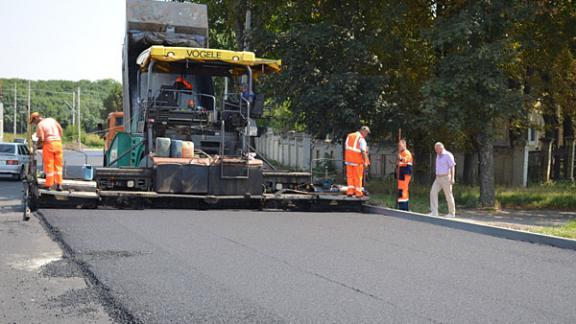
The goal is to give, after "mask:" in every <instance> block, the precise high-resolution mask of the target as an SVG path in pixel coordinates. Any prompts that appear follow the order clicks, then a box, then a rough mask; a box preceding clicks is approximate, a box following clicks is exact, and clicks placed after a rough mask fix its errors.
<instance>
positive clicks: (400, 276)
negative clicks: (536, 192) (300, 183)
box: [41, 210, 576, 323]
mask: <svg viewBox="0 0 576 324" xmlns="http://www.w3.org/2000/svg"><path fill="white" fill-rule="evenodd" d="M41 213H42V215H43V217H44V218H45V220H46V221H47V222H48V224H49V225H50V226H52V231H53V232H54V233H56V234H57V236H58V237H59V239H61V240H62V241H63V242H64V246H65V247H66V250H67V253H68V254H70V258H71V259H73V260H75V261H76V262H77V263H78V264H80V265H81V266H82V267H83V269H84V272H85V273H90V274H91V276H93V278H92V280H93V282H94V284H95V285H97V286H99V287H100V289H99V291H100V297H101V298H102V300H103V303H105V304H106V303H108V306H107V310H108V311H109V314H111V315H112V316H113V317H114V318H115V319H116V320H118V321H120V322H142V323H197V322H209V323H213V322H216V323H274V322H279V323H284V322H294V323H426V322H441V323H485V322H505V323H575V322H576V307H574V305H575V301H576V271H575V269H576V253H575V252H574V251H571V250H562V249H557V248H553V247H548V246H541V245H536V244H530V243H524V242H516V241H511V240H505V239H500V238H495V237H491V236H484V235H481V234H475V233H470V232H465V231H460V230H455V229H449V228H445V227H441V226H436V225H431V224H426V223H420V222H414V221H409V220H403V219H399V218H392V217H385V216H379V215H367V214H355V213H296V212H274V211H263V212H257V211H184V210H169V211H167V210H139V211H131V210H122V211H118V210H42V211H41Z"/></svg>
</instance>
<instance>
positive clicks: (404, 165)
mask: <svg viewBox="0 0 576 324" xmlns="http://www.w3.org/2000/svg"><path fill="white" fill-rule="evenodd" d="M398 146H399V148H400V153H399V154H398V169H399V170H398V209H401V210H408V201H409V200H410V194H409V190H408V186H409V185H410V179H411V178H412V163H413V159H412V153H410V151H408V149H407V148H406V140H403V139H402V140H400V143H398Z"/></svg>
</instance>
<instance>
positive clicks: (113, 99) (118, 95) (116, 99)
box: [101, 83, 122, 120]
mask: <svg viewBox="0 0 576 324" xmlns="http://www.w3.org/2000/svg"><path fill="white" fill-rule="evenodd" d="M102 104H103V105H104V110H102V115H101V118H102V119H103V120H105V119H106V118H107V117H108V114H109V113H111V112H115V111H122V86H121V85H120V84H119V83H116V84H114V86H113V87H112V89H110V93H109V94H108V96H107V97H106V98H104V100H103V101H102Z"/></svg>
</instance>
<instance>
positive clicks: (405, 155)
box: [398, 150, 413, 167]
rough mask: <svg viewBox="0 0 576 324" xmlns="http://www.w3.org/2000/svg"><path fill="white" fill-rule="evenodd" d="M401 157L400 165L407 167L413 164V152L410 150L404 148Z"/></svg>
mask: <svg viewBox="0 0 576 324" xmlns="http://www.w3.org/2000/svg"><path fill="white" fill-rule="evenodd" d="M400 157H401V159H400V161H398V165H399V166H400V167H406V166H409V165H412V162H413V160H412V153H410V151H408V150H404V151H402V152H400Z"/></svg>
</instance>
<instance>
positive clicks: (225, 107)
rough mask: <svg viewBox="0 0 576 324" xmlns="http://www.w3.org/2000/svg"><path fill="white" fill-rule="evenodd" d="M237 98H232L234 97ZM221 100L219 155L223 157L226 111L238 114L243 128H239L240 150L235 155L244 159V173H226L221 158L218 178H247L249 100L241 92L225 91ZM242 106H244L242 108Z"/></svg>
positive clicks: (248, 170) (248, 159) (248, 168)
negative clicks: (238, 153) (237, 154)
mask: <svg viewBox="0 0 576 324" xmlns="http://www.w3.org/2000/svg"><path fill="white" fill-rule="evenodd" d="M236 98H237V100H234V99H236ZM223 99H224V100H222V108H221V113H222V118H221V119H222V120H221V134H220V136H221V139H220V156H221V157H222V158H223V157H224V155H225V154H224V153H225V152H224V148H225V147H224V143H225V139H226V134H225V130H226V127H225V126H226V121H225V119H224V116H226V113H234V114H238V115H239V116H240V117H241V118H242V120H243V121H244V125H245V126H244V128H243V129H242V130H240V138H241V146H242V149H241V151H240V155H239V156H235V157H239V158H240V159H242V160H244V161H245V164H244V165H245V173H244V174H242V175H234V176H232V175H226V172H225V163H224V161H223V160H222V161H221V163H220V178H221V179H248V178H249V176H250V167H249V163H250V158H251V157H250V145H249V142H250V101H249V100H248V99H246V98H244V96H243V95H242V94H239V93H225V94H224V96H223ZM244 107H246V108H245V109H244Z"/></svg>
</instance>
